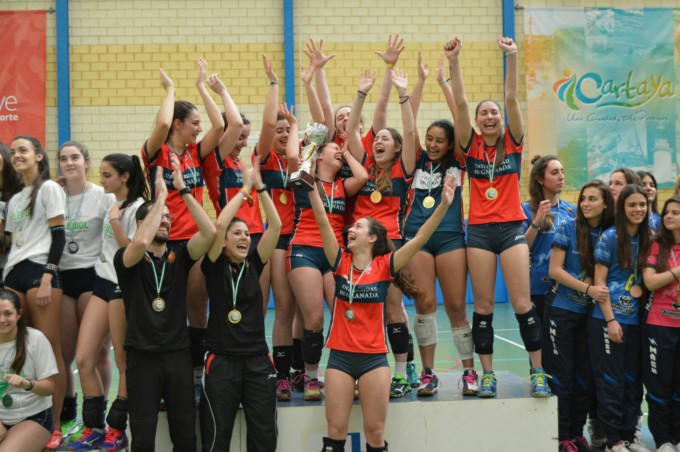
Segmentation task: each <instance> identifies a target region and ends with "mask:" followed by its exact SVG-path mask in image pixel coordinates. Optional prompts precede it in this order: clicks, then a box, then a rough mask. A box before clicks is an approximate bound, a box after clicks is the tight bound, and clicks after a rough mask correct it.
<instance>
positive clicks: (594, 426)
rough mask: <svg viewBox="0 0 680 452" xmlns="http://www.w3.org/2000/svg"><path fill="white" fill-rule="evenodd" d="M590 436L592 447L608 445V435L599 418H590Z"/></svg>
mask: <svg viewBox="0 0 680 452" xmlns="http://www.w3.org/2000/svg"><path fill="white" fill-rule="evenodd" d="M587 428H588V436H589V437H590V445H591V446H592V447H598V448H602V447H605V446H606V445H607V437H606V436H605V434H604V431H603V430H602V426H601V425H600V421H598V420H597V419H588V425H587Z"/></svg>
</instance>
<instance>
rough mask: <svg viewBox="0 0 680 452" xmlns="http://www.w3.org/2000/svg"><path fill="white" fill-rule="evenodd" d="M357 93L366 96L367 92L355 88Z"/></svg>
mask: <svg viewBox="0 0 680 452" xmlns="http://www.w3.org/2000/svg"><path fill="white" fill-rule="evenodd" d="M357 94H358V95H360V96H363V97H366V96H368V94H366V93H365V92H363V91H361V90H360V89H358V90H357Z"/></svg>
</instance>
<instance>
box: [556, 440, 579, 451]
mask: <svg viewBox="0 0 680 452" xmlns="http://www.w3.org/2000/svg"><path fill="white" fill-rule="evenodd" d="M558 450H559V451H560V452H578V447H576V444H574V443H573V442H571V441H560V446H559V449H558Z"/></svg>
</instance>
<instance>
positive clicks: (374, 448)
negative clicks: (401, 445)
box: [366, 441, 387, 452]
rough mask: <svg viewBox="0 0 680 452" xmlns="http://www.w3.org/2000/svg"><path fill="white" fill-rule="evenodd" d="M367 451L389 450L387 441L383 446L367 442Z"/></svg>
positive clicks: (382, 451) (383, 451)
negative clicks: (374, 445) (375, 445)
mask: <svg viewBox="0 0 680 452" xmlns="http://www.w3.org/2000/svg"><path fill="white" fill-rule="evenodd" d="M366 452H387V441H385V445H384V446H382V447H373V446H371V445H370V444H368V442H367V443H366Z"/></svg>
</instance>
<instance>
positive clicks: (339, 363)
mask: <svg viewBox="0 0 680 452" xmlns="http://www.w3.org/2000/svg"><path fill="white" fill-rule="evenodd" d="M380 367H389V364H388V363H387V355H386V354H384V353H352V352H343V351H341V350H333V349H331V353H330V355H329V357H328V364H326V369H335V370H339V371H340V372H344V373H346V374H347V375H349V376H350V377H352V378H354V379H355V380H358V379H359V378H361V376H362V375H364V374H366V373H368V372H370V371H372V370H375V369H378V368H380Z"/></svg>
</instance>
